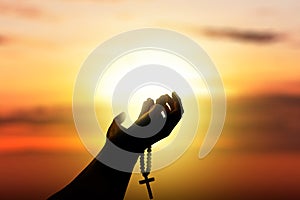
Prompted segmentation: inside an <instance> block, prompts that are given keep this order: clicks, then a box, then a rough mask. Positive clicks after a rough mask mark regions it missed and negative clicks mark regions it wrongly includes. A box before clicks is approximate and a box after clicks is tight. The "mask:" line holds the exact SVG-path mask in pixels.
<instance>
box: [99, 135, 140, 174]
mask: <svg viewBox="0 0 300 200" xmlns="http://www.w3.org/2000/svg"><path fill="white" fill-rule="evenodd" d="M139 155H140V153H133V152H130V151H126V150H124V149H122V148H120V147H118V146H117V145H115V144H114V143H112V142H111V141H110V140H109V139H107V140H106V142H105V145H104V147H103V148H102V150H101V151H100V153H99V154H98V155H97V156H96V159H97V160H98V161H100V162H101V163H103V164H105V165H107V166H108V167H110V168H113V169H116V170H118V171H124V172H132V170H133V168H134V165H135V163H136V161H137V159H138V157H139Z"/></svg>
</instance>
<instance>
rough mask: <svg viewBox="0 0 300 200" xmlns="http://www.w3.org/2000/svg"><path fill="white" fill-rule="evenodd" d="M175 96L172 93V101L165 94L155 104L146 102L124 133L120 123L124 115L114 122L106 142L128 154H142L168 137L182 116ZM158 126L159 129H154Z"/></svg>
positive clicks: (180, 106) (149, 100)
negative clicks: (108, 141)
mask: <svg viewBox="0 0 300 200" xmlns="http://www.w3.org/2000/svg"><path fill="white" fill-rule="evenodd" d="M183 112H184V111H183V108H182V103H181V100H180V98H179V96H178V95H177V94H176V93H175V92H173V93H172V98H171V97H170V96H169V95H167V94H165V95H162V96H160V97H159V98H158V99H157V100H156V103H154V101H153V100H152V99H150V98H148V99H147V100H146V101H145V102H144V103H143V106H142V110H141V113H140V115H139V117H138V119H137V120H136V121H135V123H134V124H133V125H131V126H130V127H129V128H128V129H126V128H124V127H123V126H122V125H121V123H122V122H123V121H124V120H125V113H121V114H119V115H118V116H117V117H115V118H114V120H113V122H112V124H111V125H110V127H109V129H108V132H107V138H108V139H109V140H110V141H111V142H112V143H114V144H115V145H117V146H118V147H120V148H122V149H124V150H127V151H131V152H143V151H144V150H145V149H146V148H147V147H149V146H151V145H152V144H154V143H156V142H158V141H159V140H161V139H163V138H165V137H167V136H168V135H170V133H171V132H172V130H173V129H174V127H175V126H176V125H177V123H178V122H179V121H180V119H181V117H182V114H183ZM159 125H162V126H161V127H158V126H159Z"/></svg>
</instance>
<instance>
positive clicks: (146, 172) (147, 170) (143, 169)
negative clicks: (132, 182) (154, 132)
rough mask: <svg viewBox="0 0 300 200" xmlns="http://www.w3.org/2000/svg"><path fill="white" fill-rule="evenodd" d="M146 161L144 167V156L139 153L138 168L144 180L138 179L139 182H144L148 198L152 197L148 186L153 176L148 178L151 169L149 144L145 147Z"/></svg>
mask: <svg viewBox="0 0 300 200" xmlns="http://www.w3.org/2000/svg"><path fill="white" fill-rule="evenodd" d="M146 156H147V162H146V167H145V160H144V159H145V158H144V153H142V154H141V156H140V168H141V173H142V175H143V177H144V180H140V181H139V183H140V184H146V186H147V190H148V195H149V199H153V195H152V191H151V187H150V182H152V181H154V178H153V177H152V178H148V175H149V174H150V171H151V146H150V147H148V148H147V154H146Z"/></svg>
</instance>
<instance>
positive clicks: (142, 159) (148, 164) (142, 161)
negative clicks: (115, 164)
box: [140, 146, 152, 174]
mask: <svg viewBox="0 0 300 200" xmlns="http://www.w3.org/2000/svg"><path fill="white" fill-rule="evenodd" d="M151 152H152V150H151V146H150V147H148V148H147V154H146V168H145V154H144V153H142V154H141V156H140V169H141V173H142V174H144V173H150V171H151V155H152V154H151Z"/></svg>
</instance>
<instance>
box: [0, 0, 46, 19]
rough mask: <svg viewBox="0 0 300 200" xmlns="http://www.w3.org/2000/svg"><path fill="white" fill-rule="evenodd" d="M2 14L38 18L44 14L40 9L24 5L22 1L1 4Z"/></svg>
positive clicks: (0, 10) (0, 11)
mask: <svg viewBox="0 0 300 200" xmlns="http://www.w3.org/2000/svg"><path fill="white" fill-rule="evenodd" d="M0 13H1V14H2V15H3V14H13V15H19V16H22V17H29V18H36V17H39V16H41V15H42V14H43V13H42V11H41V10H40V9H38V8H37V7H35V6H33V5H29V4H28V3H27V4H26V3H23V2H21V1H17V2H8V1H7V2H0Z"/></svg>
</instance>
